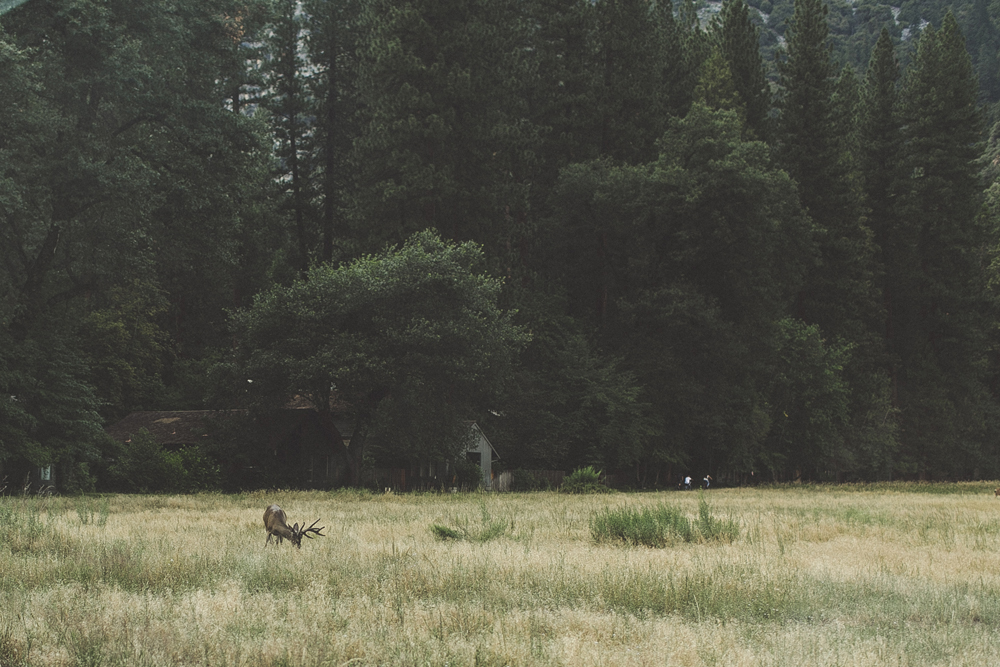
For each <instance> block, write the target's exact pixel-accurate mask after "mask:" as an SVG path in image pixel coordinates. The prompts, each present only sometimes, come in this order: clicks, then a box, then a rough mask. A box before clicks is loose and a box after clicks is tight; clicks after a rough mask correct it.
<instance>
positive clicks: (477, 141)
mask: <svg viewBox="0 0 1000 667" xmlns="http://www.w3.org/2000/svg"><path fill="white" fill-rule="evenodd" d="M519 8H520V5H519V3H515V2H513V1H512V0H499V1H483V0H479V1H476V2H464V1H459V0H409V1H408V2H402V3H397V2H388V1H387V0H385V1H383V0H375V1H373V2H370V3H367V5H366V8H365V12H364V16H363V23H364V26H365V27H364V29H365V30H366V31H367V32H368V33H369V35H370V37H369V39H368V40H367V44H366V45H365V46H364V47H363V49H362V57H361V63H360V67H359V72H360V76H359V94H360V102H361V103H362V104H363V105H364V107H365V115H366V119H365V122H364V124H363V127H362V129H361V133H360V137H359V139H358V140H357V141H356V142H355V157H354V159H355V160H356V162H355V164H356V166H357V170H358V174H359V178H360V183H359V188H358V194H357V197H356V198H355V200H354V203H353V213H352V220H353V223H354V224H355V225H356V227H355V229H354V234H355V235H356V237H357V238H358V240H359V241H360V242H361V243H362V247H363V248H365V249H369V250H375V249H378V248H380V247H381V246H382V245H383V244H384V243H386V242H399V241H400V240H402V239H404V238H406V237H407V236H409V235H410V234H412V233H413V232H415V231H418V230H422V229H427V228H436V229H438V230H439V232H440V233H441V234H442V235H443V236H444V237H446V238H449V239H460V240H470V239H472V240H477V241H479V242H482V243H484V245H485V246H486V247H487V248H489V249H490V251H492V250H494V249H495V248H496V245H497V243H498V237H500V238H502V237H503V236H504V231H503V229H502V228H501V227H502V224H503V223H504V222H505V220H506V218H505V217H504V215H503V213H502V212H503V211H504V210H505V209H506V208H508V207H511V206H516V204H514V203H512V202H511V200H510V197H511V193H510V188H509V186H510V184H511V181H514V182H516V181H517V175H518V172H519V171H520V166H519V164H520V163H519V161H520V159H521V152H522V151H523V150H524V148H525V143H526V142H525V141H524V140H523V137H524V136H525V132H526V131H527V128H526V127H525V124H524V123H522V122H521V120H522V119H523V118H524V117H525V115H526V114H525V111H524V109H523V108H522V105H523V101H524V95H523V94H522V89H521V87H522V86H523V85H524V83H525V80H526V79H527V78H528V77H527V76H525V75H524V71H523V69H521V68H522V66H523V65H524V64H525V61H526V60H530V59H531V58H533V57H534V56H533V54H532V53H531V52H529V51H528V50H527V49H525V48H523V47H524V46H525V44H526V43H527V36H526V34H525V28H526V25H525V21H523V20H522V17H521V16H520V14H518V10H519Z"/></svg>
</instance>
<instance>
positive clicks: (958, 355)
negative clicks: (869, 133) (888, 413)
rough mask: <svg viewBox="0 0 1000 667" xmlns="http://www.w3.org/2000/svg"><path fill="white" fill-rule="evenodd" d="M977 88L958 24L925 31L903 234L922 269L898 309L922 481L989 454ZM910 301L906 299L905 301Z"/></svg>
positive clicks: (905, 112) (906, 433)
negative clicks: (928, 476) (985, 448)
mask: <svg viewBox="0 0 1000 667" xmlns="http://www.w3.org/2000/svg"><path fill="white" fill-rule="evenodd" d="M976 97H977V90H976V78H975V75H974V72H973V69H972V64H971V61H970V58H969V55H968V52H967V51H966V48H965V41H964V39H963V37H962V34H961V32H960V30H959V27H958V23H957V22H956V20H955V18H954V16H953V15H952V14H951V13H950V12H949V13H948V14H946V15H945V18H944V20H943V21H942V23H941V28H940V30H937V31H935V30H934V28H933V27H931V26H928V27H927V28H925V30H924V31H923V33H922V34H921V36H920V42H919V44H918V48H917V53H916V56H915V58H914V60H913V62H912V64H911V65H910V67H909V69H908V71H907V73H906V77H905V80H904V86H903V92H902V99H901V109H902V127H903V130H902V133H903V137H902V138H903V145H904V154H903V156H902V165H903V168H902V170H901V173H900V176H901V180H900V181H899V184H898V186H897V187H898V190H899V196H898V199H899V201H900V208H899V216H900V218H899V219H900V225H902V226H905V227H906V228H907V229H908V236H907V241H908V244H912V246H911V247H912V253H913V254H912V256H913V260H915V261H913V262H909V263H908V265H907V266H905V267H899V268H900V270H901V272H902V271H905V273H904V274H903V276H902V277H899V278H897V280H898V282H899V283H900V284H901V286H902V288H903V289H905V292H902V293H899V294H897V295H896V299H895V301H894V311H895V317H894V326H895V330H896V338H895V341H896V348H895V349H896V351H897V354H898V355H899V356H900V361H901V370H900V374H899V393H900V398H899V400H900V405H901V408H902V413H901V415H902V443H903V453H904V455H905V456H906V457H907V458H908V461H909V464H910V465H911V466H912V468H913V469H915V470H916V471H917V472H919V473H920V474H921V475H926V474H934V473H935V472H938V471H941V472H945V474H963V475H968V474H971V472H972V470H973V469H974V468H975V467H976V466H977V465H979V464H980V462H981V457H982V456H983V454H984V450H983V447H984V445H985V443H984V440H985V428H986V424H985V417H986V415H987V414H989V412H990V410H989V408H988V407H987V404H986V398H987V397H986V392H985V388H984V385H983V379H984V375H983V370H984V352H985V349H986V345H985V342H986V339H985V332H986V327H987V320H986V319H985V318H984V316H985V315H986V314H987V313H989V312H990V304H989V302H988V300H987V299H986V294H985V292H984V289H983V288H984V276H983V273H982V268H983V267H982V266H981V265H980V249H981V248H982V246H983V245H984V244H985V242H986V240H987V237H986V236H984V231H983V230H982V229H981V228H979V227H978V226H977V224H976V220H977V218H976V216H977V211H978V208H979V204H980V201H981V186H980V182H979V179H978V174H977V166H976V162H975V160H976V158H977V157H978V150H979V148H978V147H979V131H980V118H979V112H978V110H977V108H976ZM901 291H902V290H901Z"/></svg>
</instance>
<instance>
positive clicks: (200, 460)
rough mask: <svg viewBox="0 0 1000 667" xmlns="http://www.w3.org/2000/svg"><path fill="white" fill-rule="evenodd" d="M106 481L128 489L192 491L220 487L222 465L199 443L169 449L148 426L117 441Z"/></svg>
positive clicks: (155, 491) (119, 489) (115, 488)
mask: <svg viewBox="0 0 1000 667" xmlns="http://www.w3.org/2000/svg"><path fill="white" fill-rule="evenodd" d="M114 449H115V450H116V451H115V458H114V460H113V461H112V462H111V464H110V465H109V467H108V470H107V475H106V477H107V479H106V481H105V485H106V486H108V487H109V488H111V489H114V490H118V491H124V492H128V493H164V492H166V493H193V492H196V491H211V490H215V489H217V488H219V485H220V471H219V465H218V463H216V462H215V461H214V460H213V459H211V458H209V457H208V456H206V455H205V453H204V452H203V451H202V450H201V448H199V447H195V446H186V447H182V448H181V449H179V450H178V451H176V452H173V451H167V450H166V449H164V448H163V446H162V445H160V444H159V443H157V442H156V441H155V440H154V439H153V437H152V436H151V435H150V434H149V432H148V431H146V430H145V429H141V430H140V431H139V433H137V434H135V436H133V438H132V439H131V441H130V442H127V443H124V444H121V443H115V447H114Z"/></svg>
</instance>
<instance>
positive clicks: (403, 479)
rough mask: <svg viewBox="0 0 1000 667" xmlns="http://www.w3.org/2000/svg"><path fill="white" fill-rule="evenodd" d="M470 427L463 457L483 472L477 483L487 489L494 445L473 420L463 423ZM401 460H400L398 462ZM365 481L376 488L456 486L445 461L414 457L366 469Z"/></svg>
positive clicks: (491, 485) (490, 485)
mask: <svg viewBox="0 0 1000 667" xmlns="http://www.w3.org/2000/svg"><path fill="white" fill-rule="evenodd" d="M466 424H467V425H468V428H469V430H470V433H469V436H470V439H469V444H468V447H467V449H466V451H465V458H466V460H467V461H469V462H470V463H475V464H476V465H478V466H479V469H480V470H481V471H482V478H481V480H480V485H481V486H482V488H483V489H486V490H487V491H489V490H492V489H493V488H494V479H493V478H494V475H493V461H496V460H499V458H500V455H499V454H497V451H496V449H494V447H493V444H492V443H491V442H490V440H489V438H487V437H486V433H484V432H483V429H482V428H481V427H480V426H479V424H477V423H476V422H474V421H470V422H466ZM401 463H402V462H401ZM365 481H366V483H368V484H371V485H373V486H377V487H379V488H385V489H393V490H396V491H424V490H433V489H441V488H445V489H453V488H457V486H456V484H457V483H456V481H455V470H454V469H453V467H452V466H451V464H450V463H448V462H447V461H434V460H429V459H416V460H412V461H408V462H405V463H404V465H402V466H399V467H391V468H375V469H374V470H371V471H369V473H368V475H367V478H366V480H365Z"/></svg>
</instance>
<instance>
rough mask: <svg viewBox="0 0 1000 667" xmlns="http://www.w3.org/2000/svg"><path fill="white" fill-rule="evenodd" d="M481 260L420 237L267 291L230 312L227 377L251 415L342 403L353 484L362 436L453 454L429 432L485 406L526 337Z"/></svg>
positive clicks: (446, 429)
mask: <svg viewBox="0 0 1000 667" xmlns="http://www.w3.org/2000/svg"><path fill="white" fill-rule="evenodd" d="M481 263H482V250H481V249H480V248H479V247H478V246H476V245H475V244H473V243H464V244H451V243H447V242H445V241H442V240H441V239H440V238H439V237H438V236H437V235H436V234H434V233H431V232H422V233H420V234H416V235H414V236H413V237H411V238H410V239H409V240H408V241H407V242H406V244H405V245H404V246H403V247H401V248H392V249H390V250H388V251H386V252H384V253H382V254H381V255H377V256H366V257H364V258H361V259H359V260H357V261H355V262H352V263H350V264H346V265H343V266H341V267H332V266H322V267H317V268H316V269H313V270H312V271H311V272H310V273H309V278H308V280H302V281H298V282H296V283H294V284H293V285H291V286H290V287H287V288H286V287H275V288H273V289H271V290H269V291H268V292H266V293H264V294H262V295H261V296H260V297H259V298H258V299H257V300H256V302H255V303H254V305H253V307H252V308H248V309H245V310H242V311H239V312H236V313H234V315H233V318H232V319H233V329H234V331H235V332H236V334H237V336H238V337H239V341H240V349H239V356H238V367H237V369H235V373H236V375H235V378H237V380H236V381H239V382H242V383H243V384H244V386H246V389H247V399H249V401H250V403H251V405H252V406H253V407H254V408H257V409H260V408H262V407H265V406H280V405H283V404H284V402H285V401H286V400H287V398H288V396H292V395H295V394H300V395H301V394H305V395H308V396H309V397H310V398H311V399H312V402H313V404H314V405H316V406H328V405H330V401H331V398H332V397H334V396H335V397H336V398H337V400H338V401H340V402H342V403H343V404H344V405H346V406H350V411H351V417H353V419H354V420H355V427H354V434H353V436H352V438H351V446H350V454H351V464H352V466H353V470H352V473H353V474H354V476H355V480H354V483H357V482H358V481H359V480H358V479H357V475H358V473H359V469H358V466H359V465H360V462H361V460H362V458H363V455H364V450H365V447H366V446H367V442H366V441H367V438H368V436H369V435H375V436H379V437H381V438H382V439H383V441H384V442H385V441H387V442H390V443H391V442H395V441H396V440H397V439H399V440H401V441H404V442H405V441H407V439H410V445H409V448H408V452H409V453H413V452H417V453H421V454H426V455H430V454H439V455H440V457H439V458H443V459H446V460H447V459H450V458H453V456H454V455H455V454H457V453H458V449H459V447H460V446H461V443H462V442H463V440H462V439H460V438H447V437H446V438H445V440H444V441H441V440H438V439H437V437H432V436H434V435H435V434H436V436H440V435H442V434H444V435H446V436H447V435H449V434H455V433H457V432H458V431H457V429H458V428H459V426H460V423H461V419H462V418H465V419H468V415H470V414H471V415H474V414H476V413H477V412H482V411H485V410H486V409H487V408H488V407H489V404H490V401H491V399H492V397H494V396H496V395H497V394H498V393H499V391H500V390H501V389H502V387H503V385H504V383H505V382H506V381H507V378H508V376H509V373H510V369H511V367H512V364H513V363H514V360H515V358H516V355H517V353H518V351H519V349H520V348H521V347H522V346H523V344H524V343H525V342H526V341H527V335H526V333H525V332H524V330H523V329H522V328H521V327H518V326H516V325H515V324H514V323H513V322H512V318H511V315H510V313H507V312H505V311H503V310H502V309H500V308H499V307H498V305H497V300H498V296H499V291H500V287H501V283H500V282H499V281H497V280H495V279H493V278H491V277H489V276H487V275H485V274H483V273H477V272H476V271H477V270H478V267H480V266H481ZM401 415H405V416H406V417H407V418H401ZM393 424H397V425H402V426H400V427H399V428H400V430H397V431H393V430H392V429H391V428H390V427H391V425H393ZM466 430H467V429H466ZM414 434H417V436H419V435H420V434H423V437H417V436H415V435H414ZM436 447H437V448H440V449H437V450H436V449H435V448H436ZM442 449H443V450H444V451H441V450H442Z"/></svg>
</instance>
